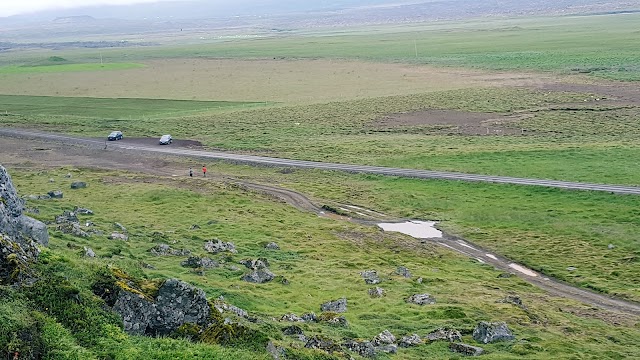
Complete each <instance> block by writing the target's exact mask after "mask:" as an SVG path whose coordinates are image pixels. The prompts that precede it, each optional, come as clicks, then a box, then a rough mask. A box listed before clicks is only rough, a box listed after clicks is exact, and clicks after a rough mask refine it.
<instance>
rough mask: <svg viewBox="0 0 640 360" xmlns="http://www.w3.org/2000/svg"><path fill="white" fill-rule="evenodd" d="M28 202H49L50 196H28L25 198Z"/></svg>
mask: <svg viewBox="0 0 640 360" xmlns="http://www.w3.org/2000/svg"><path fill="white" fill-rule="evenodd" d="M27 199H29V200H50V199H51V196H49V195H29V196H27Z"/></svg>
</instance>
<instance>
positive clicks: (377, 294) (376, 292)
mask: <svg viewBox="0 0 640 360" xmlns="http://www.w3.org/2000/svg"><path fill="white" fill-rule="evenodd" d="M384 295H385V291H384V289H383V288H379V287H377V286H376V287H374V288H373V289H369V296H371V297H373V298H381V297H383V296H384Z"/></svg>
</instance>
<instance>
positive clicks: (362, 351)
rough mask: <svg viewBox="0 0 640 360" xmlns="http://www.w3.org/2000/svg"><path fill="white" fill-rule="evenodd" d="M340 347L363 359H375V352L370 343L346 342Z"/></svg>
mask: <svg viewBox="0 0 640 360" xmlns="http://www.w3.org/2000/svg"><path fill="white" fill-rule="evenodd" d="M342 347H344V348H345V349H347V350H349V351H352V352H354V353H356V354H358V355H360V356H362V357H365V358H374V357H376V350H375V348H374V347H373V344H372V343H371V342H370V341H356V340H347V341H345V342H344V343H342Z"/></svg>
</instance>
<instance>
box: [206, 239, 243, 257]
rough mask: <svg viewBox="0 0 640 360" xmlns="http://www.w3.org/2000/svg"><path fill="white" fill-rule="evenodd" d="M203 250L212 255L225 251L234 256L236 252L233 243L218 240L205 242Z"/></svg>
mask: <svg viewBox="0 0 640 360" xmlns="http://www.w3.org/2000/svg"><path fill="white" fill-rule="evenodd" d="M204 249H205V250H206V251H207V252H210V253H212V254H218V253H221V252H225V251H227V252H230V253H232V254H236V253H237V252H238V251H237V250H236V246H235V245H234V244H233V243H231V242H224V241H220V240H218V239H214V240H211V241H207V242H206V243H205V244H204Z"/></svg>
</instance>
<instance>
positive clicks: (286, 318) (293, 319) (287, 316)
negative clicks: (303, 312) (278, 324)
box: [280, 313, 304, 322]
mask: <svg viewBox="0 0 640 360" xmlns="http://www.w3.org/2000/svg"><path fill="white" fill-rule="evenodd" d="M280 321H289V322H304V319H303V318H301V317H299V316H298V315H296V314H294V313H288V314H284V315H282V317H281V318H280Z"/></svg>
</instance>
